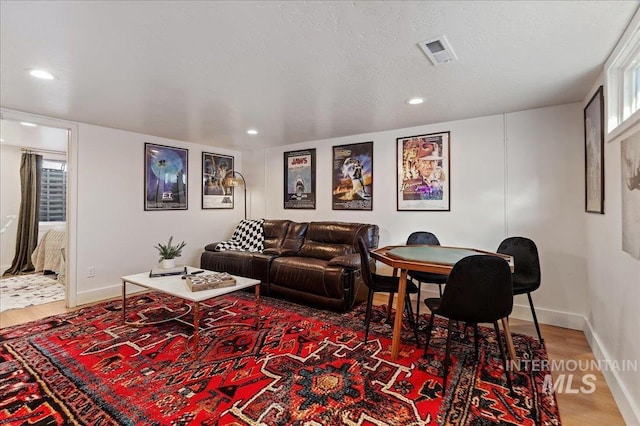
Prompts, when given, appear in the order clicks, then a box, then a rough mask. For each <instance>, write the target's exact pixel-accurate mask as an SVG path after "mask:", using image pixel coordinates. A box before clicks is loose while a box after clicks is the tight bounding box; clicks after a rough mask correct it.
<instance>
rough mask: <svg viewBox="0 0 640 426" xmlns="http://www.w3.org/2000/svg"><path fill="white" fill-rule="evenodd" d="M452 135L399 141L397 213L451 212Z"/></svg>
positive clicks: (441, 133)
mask: <svg viewBox="0 0 640 426" xmlns="http://www.w3.org/2000/svg"><path fill="white" fill-rule="evenodd" d="M450 144H451V132H449V131H446V132H438V133H428V134H424V135H416V136H407V137H402V138H397V139H396V178H397V180H396V184H397V187H396V191H397V194H396V208H397V210H398V211H451V190H450V188H451V165H450V159H451V155H450Z"/></svg>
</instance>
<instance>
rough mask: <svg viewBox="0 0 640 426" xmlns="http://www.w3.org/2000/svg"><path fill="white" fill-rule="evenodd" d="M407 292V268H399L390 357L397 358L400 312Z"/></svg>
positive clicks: (400, 322)
mask: <svg viewBox="0 0 640 426" xmlns="http://www.w3.org/2000/svg"><path fill="white" fill-rule="evenodd" d="M406 292H407V270H406V269H401V270H400V283H399V285H398V300H397V301H396V318H395V321H394V323H393V337H392V339H391V359H392V360H396V359H398V354H399V353H400V336H401V334H402V313H403V312H404V295H405V293H406Z"/></svg>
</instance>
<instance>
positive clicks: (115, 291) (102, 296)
mask: <svg viewBox="0 0 640 426" xmlns="http://www.w3.org/2000/svg"><path fill="white" fill-rule="evenodd" d="M146 290H147V289H145V288H144V287H139V286H137V285H134V284H127V294H134V293H141V292H144V291H146ZM121 297H122V285H115V286H109V287H103V288H99V289H96V290H89V291H83V292H81V293H78V295H77V298H76V303H77V304H78V306H82V305H87V304H90V303H97V302H104V301H105V300H109V299H115V298H121Z"/></svg>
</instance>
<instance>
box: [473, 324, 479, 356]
mask: <svg viewBox="0 0 640 426" xmlns="http://www.w3.org/2000/svg"><path fill="white" fill-rule="evenodd" d="M479 337H480V334H479V333H478V324H477V323H475V324H473V344H474V347H475V350H476V361H478V346H479V344H478V342H479V340H480V339H479Z"/></svg>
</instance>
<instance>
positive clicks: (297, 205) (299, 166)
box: [284, 148, 316, 209]
mask: <svg viewBox="0 0 640 426" xmlns="http://www.w3.org/2000/svg"><path fill="white" fill-rule="evenodd" d="M284 208H285V209H315V208H316V149H315V148H313V149H305V150H302V151H289V152H285V153H284Z"/></svg>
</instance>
